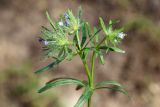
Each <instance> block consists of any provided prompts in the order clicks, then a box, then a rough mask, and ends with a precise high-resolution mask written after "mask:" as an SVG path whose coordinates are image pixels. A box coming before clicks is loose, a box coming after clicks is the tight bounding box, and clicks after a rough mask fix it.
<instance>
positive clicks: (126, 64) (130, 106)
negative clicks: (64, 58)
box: [0, 0, 160, 107]
mask: <svg viewBox="0 0 160 107" xmlns="http://www.w3.org/2000/svg"><path fill="white" fill-rule="evenodd" d="M80 5H81V6H82V8H83V18H84V19H86V20H88V21H89V22H90V23H91V24H92V25H98V18H99V16H101V17H103V18H104V19H105V21H106V22H107V21H108V20H109V19H118V20H120V24H119V25H120V26H124V27H125V32H126V33H127V35H128V36H127V37H126V38H125V39H124V40H123V43H122V44H121V45H120V47H121V48H122V49H124V50H125V51H126V53H125V54H117V53H110V54H109V55H108V56H107V57H106V58H105V59H106V63H105V65H104V66H103V65H98V64H96V81H102V80H116V81H118V82H120V83H121V84H124V85H125V86H126V88H127V90H128V92H129V94H130V96H132V100H128V98H127V97H126V96H125V95H122V94H120V93H116V92H112V91H106V90H104V91H97V92H96V93H95V94H94V95H93V99H92V107H159V106H160V101H159V99H160V0H0V106H1V107H73V105H74V104H75V103H76V101H77V100H78V98H79V96H80V94H81V92H82V90H80V91H75V86H64V87H58V88H55V89H51V90H49V91H46V92H44V93H42V94H38V93H37V90H38V89H39V88H40V87H42V86H43V85H44V83H45V82H47V81H48V80H50V79H52V78H55V77H60V76H69V77H76V78H80V79H84V78H86V77H85V76H84V69H83V66H82V63H81V62H80V60H79V58H78V57H76V58H74V59H73V61H72V62H63V63H61V64H60V65H59V66H58V67H57V68H55V69H54V70H52V71H50V72H46V73H43V74H40V75H35V74H34V71H35V70H37V69H39V68H41V67H42V66H45V65H47V64H48V63H49V62H50V60H47V59H44V57H43V55H42V50H41V46H40V44H39V43H38V41H37V39H38V37H39V35H40V30H41V26H42V25H44V26H48V25H49V24H48V21H47V19H46V17H45V11H46V10H48V11H49V13H50V15H51V16H52V18H53V20H55V19H56V18H58V16H59V15H60V14H62V13H63V12H65V10H66V9H68V8H70V9H73V11H74V12H76V11H77V8H78V7H79V6H80ZM119 25H118V26H119ZM97 63H98V62H97Z"/></svg>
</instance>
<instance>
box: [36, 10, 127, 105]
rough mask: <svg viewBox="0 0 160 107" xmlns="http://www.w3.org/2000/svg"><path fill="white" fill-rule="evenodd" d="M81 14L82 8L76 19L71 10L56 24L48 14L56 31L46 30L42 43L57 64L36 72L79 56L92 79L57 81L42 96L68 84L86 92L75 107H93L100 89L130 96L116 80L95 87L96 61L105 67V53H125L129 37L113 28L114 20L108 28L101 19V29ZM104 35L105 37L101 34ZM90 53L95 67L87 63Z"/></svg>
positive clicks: (61, 79) (45, 87)
mask: <svg viewBox="0 0 160 107" xmlns="http://www.w3.org/2000/svg"><path fill="white" fill-rule="evenodd" d="M81 14H82V11H81V9H79V11H78V16H74V15H73V13H72V11H71V10H68V11H67V12H66V13H65V14H64V15H61V17H60V18H59V20H58V21H57V22H55V23H54V22H53V21H52V20H51V18H50V16H49V15H48V13H47V18H48V20H49V22H50V25H51V27H52V29H51V30H49V29H47V28H45V27H43V29H42V36H41V39H42V40H41V41H42V42H43V46H44V51H45V53H46V56H48V57H52V58H54V61H53V62H52V63H51V64H49V65H47V66H45V67H43V68H42V69H40V70H38V71H36V73H42V72H44V71H46V70H49V69H51V68H53V67H55V66H56V65H58V64H59V63H60V62H62V61H63V60H65V59H67V60H72V59H73V58H74V56H76V55H79V57H80V58H81V60H82V62H83V65H84V67H85V71H86V75H87V77H88V80H83V81H82V80H78V79H73V78H57V79H53V80H52V81H50V82H48V83H46V85H45V86H44V87H42V88H41V89H40V90H39V91H38V92H39V93H41V92H44V91H46V90H48V89H50V88H53V87H57V86H62V85H66V84H76V85H77V88H76V90H79V89H81V88H85V90H84V92H83V94H82V95H81V97H80V98H79V100H78V102H77V103H76V104H75V106H74V107H82V106H83V105H84V104H85V103H86V102H87V101H88V107H90V100H91V96H92V94H93V93H94V91H95V90H97V89H110V90H114V91H118V92H121V93H123V94H126V95H128V94H127V92H126V91H125V90H124V87H123V86H122V85H121V84H119V83H117V82H115V81H103V82H99V83H97V84H96V85H94V66H95V60H96V59H100V61H101V64H104V63H105V59H104V54H106V53H107V52H118V53H124V52H125V51H123V50H121V49H119V48H118V44H119V43H120V42H121V40H122V39H123V38H124V37H125V36H126V35H125V34H124V33H123V32H122V30H123V28H119V29H113V25H114V24H115V23H117V22H115V21H112V20H110V21H109V23H108V25H105V23H104V21H103V19H102V18H99V20H100V27H93V28H92V27H91V26H90V24H89V23H88V22H86V21H83V20H81V19H80V17H81ZM100 32H102V34H103V35H100V34H99V33H100ZM89 53H92V58H91V61H90V62H91V66H89V64H88V63H87V60H89V59H88V57H87V56H88V55H89Z"/></svg>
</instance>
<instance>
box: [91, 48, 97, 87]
mask: <svg viewBox="0 0 160 107" xmlns="http://www.w3.org/2000/svg"><path fill="white" fill-rule="evenodd" d="M95 58H96V53H95V52H94V51H93V54H92V65H91V76H92V81H91V82H92V84H91V87H92V88H94V68H95Z"/></svg>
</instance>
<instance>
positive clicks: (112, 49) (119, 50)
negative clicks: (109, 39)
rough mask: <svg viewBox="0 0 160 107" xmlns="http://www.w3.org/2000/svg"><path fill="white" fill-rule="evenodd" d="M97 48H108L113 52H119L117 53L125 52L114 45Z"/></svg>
mask: <svg viewBox="0 0 160 107" xmlns="http://www.w3.org/2000/svg"><path fill="white" fill-rule="evenodd" d="M99 49H104V50H108V49H109V50H110V51H114V52H119V53H125V51H123V50H121V49H119V48H116V47H109V46H100V47H99Z"/></svg>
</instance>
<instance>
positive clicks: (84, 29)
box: [81, 23, 87, 47]
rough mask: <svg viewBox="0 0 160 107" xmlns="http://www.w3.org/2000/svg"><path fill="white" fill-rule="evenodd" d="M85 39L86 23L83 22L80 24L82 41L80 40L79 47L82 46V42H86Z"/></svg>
mask: <svg viewBox="0 0 160 107" xmlns="http://www.w3.org/2000/svg"><path fill="white" fill-rule="evenodd" d="M86 39H87V30H86V24H85V23H83V25H82V42H81V47H83V45H84V43H85V42H86Z"/></svg>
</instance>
